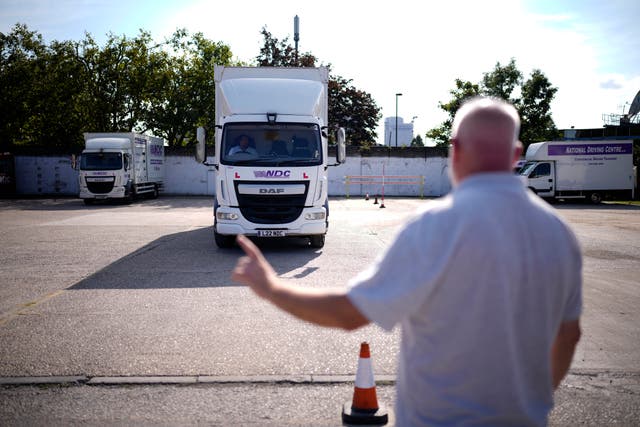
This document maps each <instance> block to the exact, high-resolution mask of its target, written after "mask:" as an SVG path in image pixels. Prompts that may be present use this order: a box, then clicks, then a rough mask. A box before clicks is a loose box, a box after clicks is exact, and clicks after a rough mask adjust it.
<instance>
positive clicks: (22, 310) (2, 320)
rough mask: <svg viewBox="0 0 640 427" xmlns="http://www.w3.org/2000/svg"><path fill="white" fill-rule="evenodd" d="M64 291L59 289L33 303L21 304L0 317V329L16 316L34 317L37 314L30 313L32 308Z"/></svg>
mask: <svg viewBox="0 0 640 427" xmlns="http://www.w3.org/2000/svg"><path fill="white" fill-rule="evenodd" d="M65 290H66V289H60V290H57V291H55V292H51V293H49V294H46V295H45V296H43V297H41V298H38V299H37V300H35V301H30V302H28V303H24V304H21V305H20V307H19V308H16V309H14V310H13V311H10V312H9V313H8V314H7V315H6V316H5V317H0V327H2V326H4V325H5V324H7V323H8V322H10V321H11V320H13V319H15V318H16V317H18V316H26V315H36V314H37V313H32V312H30V310H31V309H33V308H34V307H37V306H39V305H40V304H42V303H43V302H46V301H49V300H50V299H52V298H55V297H57V296H58V295H60V294H61V293H63V292H64V291H65Z"/></svg>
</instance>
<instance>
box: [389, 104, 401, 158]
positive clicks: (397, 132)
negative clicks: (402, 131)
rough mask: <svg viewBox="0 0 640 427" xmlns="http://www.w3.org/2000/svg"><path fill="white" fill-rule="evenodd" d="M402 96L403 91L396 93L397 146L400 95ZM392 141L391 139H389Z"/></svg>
mask: <svg viewBox="0 0 640 427" xmlns="http://www.w3.org/2000/svg"><path fill="white" fill-rule="evenodd" d="M399 96H402V94H401V93H396V147H397V146H398V97H399ZM389 143H391V141H389Z"/></svg>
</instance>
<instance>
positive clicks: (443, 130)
mask: <svg viewBox="0 0 640 427" xmlns="http://www.w3.org/2000/svg"><path fill="white" fill-rule="evenodd" d="M455 83H456V88H455V89H453V90H452V91H450V93H451V95H452V97H453V98H452V99H451V101H449V102H448V103H446V104H445V103H442V102H440V103H439V107H440V108H441V109H442V110H444V111H446V112H447V114H448V115H449V117H448V118H447V120H445V121H444V122H443V123H442V124H441V125H440V126H438V127H436V128H433V129H431V130H429V131H428V132H427V134H426V136H427V138H431V139H433V140H435V141H436V145H438V146H448V145H449V140H450V138H451V126H452V124H453V118H454V117H455V114H456V112H457V111H458V109H459V108H460V106H461V105H462V103H463V102H464V101H465V100H466V99H468V98H470V97H473V96H477V95H483V96H493V97H497V98H501V99H504V100H505V101H508V102H510V103H512V104H513V105H514V106H515V108H516V109H517V110H518V113H519V114H520V119H521V122H522V124H521V131H520V140H521V141H522V142H523V144H524V146H525V149H526V147H528V145H529V144H531V143H533V142H538V141H544V140H548V139H553V138H554V137H555V135H556V134H557V129H556V126H555V124H554V122H553V118H552V117H551V101H552V100H553V98H554V96H555V94H556V92H557V90H558V89H557V88H554V87H553V86H552V85H551V83H550V82H549V80H548V79H547V77H546V76H545V75H544V73H542V71H540V70H538V69H535V70H533V71H532V73H531V75H530V77H529V78H528V79H527V80H526V81H524V82H523V75H522V73H521V72H520V71H519V70H518V68H517V66H516V63H515V60H514V59H511V61H510V62H509V63H508V64H507V65H505V66H502V65H501V64H500V62H498V63H496V65H495V67H494V69H493V70H492V71H491V72H488V73H484V74H483V78H482V81H481V82H480V83H478V84H473V83H471V82H463V81H462V80H460V79H456V81H455ZM518 95H519V96H518Z"/></svg>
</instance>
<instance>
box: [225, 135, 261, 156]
mask: <svg viewBox="0 0 640 427" xmlns="http://www.w3.org/2000/svg"><path fill="white" fill-rule="evenodd" d="M238 153H246V154H253V155H256V156H257V155H258V152H257V151H256V149H255V148H253V147H252V146H251V145H250V140H249V136H248V135H240V136H239V137H238V143H237V144H236V145H234V146H233V147H231V149H230V150H229V155H230V156H231V155H233V154H238Z"/></svg>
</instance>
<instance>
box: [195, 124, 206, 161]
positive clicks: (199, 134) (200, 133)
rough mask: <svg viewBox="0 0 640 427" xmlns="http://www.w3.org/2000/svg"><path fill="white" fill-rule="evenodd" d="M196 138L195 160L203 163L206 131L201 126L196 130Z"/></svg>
mask: <svg viewBox="0 0 640 427" xmlns="http://www.w3.org/2000/svg"><path fill="white" fill-rule="evenodd" d="M196 140H197V141H198V143H197V144H196V160H197V161H198V163H204V161H205V160H206V159H207V150H206V145H205V142H206V133H205V131H204V128H203V127H202V126H201V127H199V128H198V130H197V131H196Z"/></svg>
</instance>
